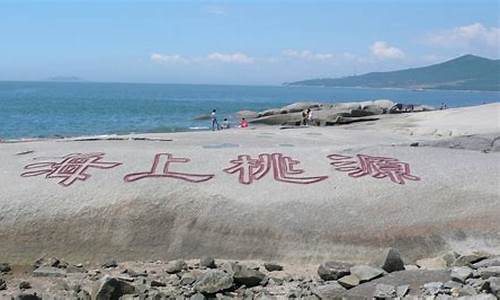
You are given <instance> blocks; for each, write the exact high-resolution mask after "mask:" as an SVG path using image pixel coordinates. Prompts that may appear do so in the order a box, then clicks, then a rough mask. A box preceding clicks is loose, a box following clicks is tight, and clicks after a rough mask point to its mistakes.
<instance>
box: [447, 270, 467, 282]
mask: <svg viewBox="0 0 500 300" xmlns="http://www.w3.org/2000/svg"><path fill="white" fill-rule="evenodd" d="M471 276H472V269H471V268H469V267H453V268H452V269H451V279H452V280H455V281H458V282H461V283H465V280H467V279H469V278H470V277H471Z"/></svg>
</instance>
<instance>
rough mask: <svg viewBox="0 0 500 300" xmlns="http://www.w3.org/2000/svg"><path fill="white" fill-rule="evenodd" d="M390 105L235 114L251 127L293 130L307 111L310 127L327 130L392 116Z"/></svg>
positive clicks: (298, 106)
mask: <svg viewBox="0 0 500 300" xmlns="http://www.w3.org/2000/svg"><path fill="white" fill-rule="evenodd" d="M394 105H395V103H394V102H392V101H391V100H386V99H380V100H374V101H364V102H351V103H336V104H328V103H317V102H298V103H293V104H290V105H287V106H284V107H282V108H273V109H268V110H265V111H262V112H258V113H255V112H253V113H252V112H248V111H245V112H241V113H238V114H241V116H243V113H244V114H245V115H244V116H243V117H246V118H251V119H252V120H251V123H255V124H267V125H294V126H297V125H301V122H302V112H303V111H305V110H307V109H311V110H312V111H313V119H312V124H310V125H315V126H329V125H340V124H349V123H353V122H362V121H373V120H377V118H376V117H374V116H377V115H382V114H388V113H392V112H393V111H392V110H391V108H392V107H394ZM428 110H433V108H432V107H429V106H424V105H417V106H413V112H420V111H428Z"/></svg>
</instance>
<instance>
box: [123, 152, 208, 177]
mask: <svg viewBox="0 0 500 300" xmlns="http://www.w3.org/2000/svg"><path fill="white" fill-rule="evenodd" d="M189 161H190V159H189V158H179V157H174V156H173V155H172V154H170V153H158V154H156V155H155V157H154V160H153V166H152V167H151V170H150V171H146V172H139V173H132V174H128V175H126V176H125V177H124V178H123V179H124V180H125V181H126V182H132V181H137V180H140V179H144V178H158V177H168V178H175V179H181V180H184V181H189V182H195V183H197V182H204V181H207V180H210V179H212V178H213V177H214V176H215V175H213V174H192V173H181V172H175V171H171V170H170V168H171V164H172V163H187V162H189Z"/></svg>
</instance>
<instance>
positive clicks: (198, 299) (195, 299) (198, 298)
mask: <svg viewBox="0 0 500 300" xmlns="http://www.w3.org/2000/svg"><path fill="white" fill-rule="evenodd" d="M205 299H207V298H206V297H205V296H204V295H203V294H201V293H196V294H194V295H192V296H191V297H189V300H205Z"/></svg>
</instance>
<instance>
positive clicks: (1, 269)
mask: <svg viewBox="0 0 500 300" xmlns="http://www.w3.org/2000/svg"><path fill="white" fill-rule="evenodd" d="M10 270H11V268H10V265H9V264H8V263H0V273H7V272H9V271H10Z"/></svg>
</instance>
